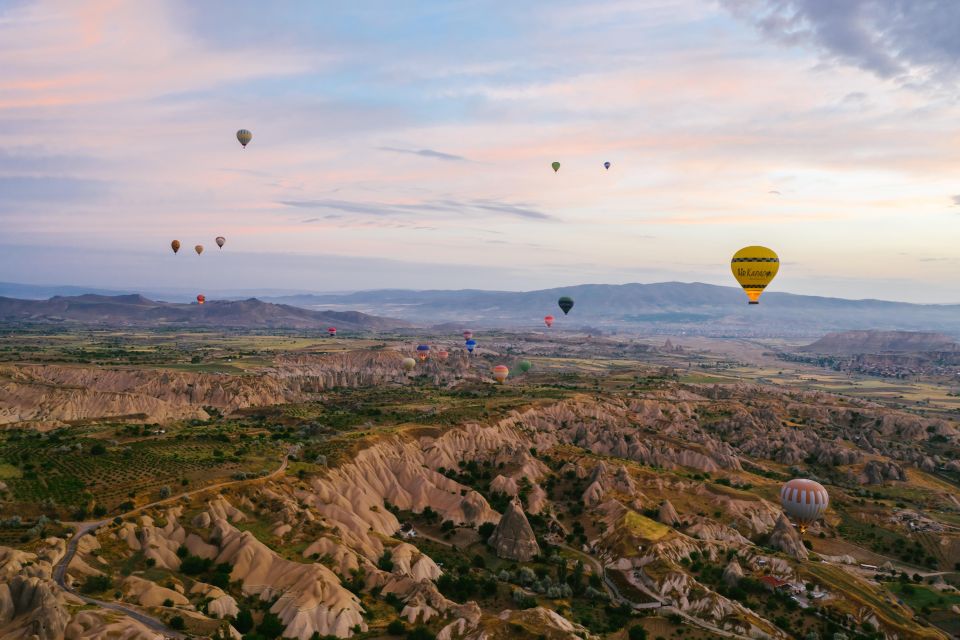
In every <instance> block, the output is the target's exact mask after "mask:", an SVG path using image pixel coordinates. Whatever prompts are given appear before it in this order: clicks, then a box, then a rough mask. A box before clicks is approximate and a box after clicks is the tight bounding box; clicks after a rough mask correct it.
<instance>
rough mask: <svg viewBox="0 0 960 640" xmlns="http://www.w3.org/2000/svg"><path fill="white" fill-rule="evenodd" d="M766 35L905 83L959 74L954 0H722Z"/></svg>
mask: <svg viewBox="0 0 960 640" xmlns="http://www.w3.org/2000/svg"><path fill="white" fill-rule="evenodd" d="M722 2H723V4H724V5H725V6H726V7H727V8H728V9H730V10H731V11H732V12H733V14H734V15H736V16H738V17H739V18H741V19H743V20H745V21H747V22H749V23H751V24H752V25H753V26H754V27H756V28H757V29H758V30H759V31H760V33H762V34H763V35H764V36H765V37H767V38H769V39H771V40H775V41H777V42H780V43H783V44H785V45H788V46H807V47H812V48H815V49H817V50H819V51H820V52H821V53H822V55H823V56H824V57H825V58H826V59H827V60H828V61H831V62H839V63H843V64H849V65H854V66H857V67H859V68H861V69H865V70H867V71H870V72H872V73H874V74H876V75H878V76H880V77H881V78H890V79H897V80H899V81H902V82H905V83H915V82H921V83H924V82H927V81H934V82H938V83H942V82H943V81H946V80H948V79H949V78H954V77H956V76H957V75H958V72H960V67H958V66H957V62H956V61H957V59H958V57H960V38H957V37H956V35H957V32H956V29H957V25H958V24H960V2H956V0H922V1H918V0H840V1H836V2H832V1H829V0H827V1H825V0H722Z"/></svg>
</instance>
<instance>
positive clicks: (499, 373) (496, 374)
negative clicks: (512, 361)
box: [493, 364, 510, 384]
mask: <svg viewBox="0 0 960 640" xmlns="http://www.w3.org/2000/svg"><path fill="white" fill-rule="evenodd" d="M508 375H510V369H507V368H506V367H505V366H503V365H502V364H498V365H497V366H495V367H494V368H493V379H494V380H496V381H497V382H499V383H500V384H503V383H504V382H505V381H506V379H507V376H508Z"/></svg>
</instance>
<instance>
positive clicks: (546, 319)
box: [543, 316, 553, 328]
mask: <svg viewBox="0 0 960 640" xmlns="http://www.w3.org/2000/svg"><path fill="white" fill-rule="evenodd" d="M543 324H545V325H547V328H550V327H552V326H553V316H544V317H543Z"/></svg>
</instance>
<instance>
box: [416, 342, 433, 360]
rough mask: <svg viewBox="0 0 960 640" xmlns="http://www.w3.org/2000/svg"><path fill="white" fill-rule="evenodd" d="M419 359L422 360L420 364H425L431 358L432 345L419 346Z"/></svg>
mask: <svg viewBox="0 0 960 640" xmlns="http://www.w3.org/2000/svg"><path fill="white" fill-rule="evenodd" d="M417 357H418V358H420V362H425V361H426V360H427V358H429V357H430V345H428V344H421V345H418V346H417Z"/></svg>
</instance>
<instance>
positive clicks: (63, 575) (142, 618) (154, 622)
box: [53, 452, 289, 638]
mask: <svg viewBox="0 0 960 640" xmlns="http://www.w3.org/2000/svg"><path fill="white" fill-rule="evenodd" d="M288 453H289V452H287V454H284V456H283V461H282V462H281V463H280V466H279V467H278V468H277V470H276V471H274V472H272V473H270V474H269V475H266V476H263V477H262V478H251V479H250V480H230V481H228V482H220V483H218V484H213V485H209V486H206V487H201V488H199V489H194V490H193V491H187V492H186V493H181V494H179V495H176V496H171V497H169V498H164V499H163V500H156V501H154V502H151V503H149V504H145V505H143V506H140V507H137V508H136V509H132V510H131V511H127V512H126V513H123V514H120V517H126V516H131V515H133V514H135V513H139V512H140V511H143V510H144V509H150V508H153V507H157V506H160V505H162V504H166V503H168V502H175V501H177V500H180V499H181V498H187V497H190V496H193V495H196V494H198V493H203V492H205V491H216V490H219V489H222V488H224V487H227V486H232V485H238V484H252V483H254V482H257V481H264V480H269V479H271V478H276V477H277V476H279V475H281V474H283V472H284V471H286V470H287V465H288V464H289V458H288ZM112 520H113V518H108V519H106V520H96V521H91V522H71V523H65V524H71V525H73V526H75V527H77V530H76V532H75V533H74V534H73V536H72V537H71V538H70V539H69V540H68V541H67V549H66V552H65V553H64V554H63V558H62V559H61V560H60V562H58V563H57V564H56V566H55V567H54V568H53V579H54V581H55V582H56V583H57V585H58V586H59V587H60V588H61V589H63V590H64V591H67V592H69V593H72V594H73V595H75V596H76V597H78V598H80V599H81V600H83V601H84V602H86V603H87V604H93V605H96V606H98V607H103V608H104V609H111V610H112V611H118V612H120V613H122V614H124V615H127V616H130V617H131V618H133V619H134V620H137V621H138V622H141V623H143V624H144V625H145V626H147V627H148V628H149V629H153V630H154V631H157V632H159V633H161V634H163V635H164V637H166V638H186V637H187V636H185V635H184V634H182V633H179V632H177V631H174V630H173V629H171V628H169V627H168V626H167V625H166V624H164V623H163V622H161V621H160V620H158V619H156V618H153V617H151V616H148V615H146V614H145V613H143V612H142V611H140V610H139V609H136V608H134V607H132V606H130V605H126V604H122V603H119V602H104V601H103V600H97V599H96V598H91V597H89V596H85V595H83V594H81V593H78V592H77V591H76V589H74V588H73V585H68V584H67V568H68V567H69V566H70V562H71V561H72V560H73V557H74V556H75V555H76V553H77V545H78V544H79V542H80V538H82V537H83V536H85V535H87V534H88V533H90V532H91V531H96V530H97V529H98V528H100V527H102V526H104V525H105V524H107V523H109V522H111V521H112Z"/></svg>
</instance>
